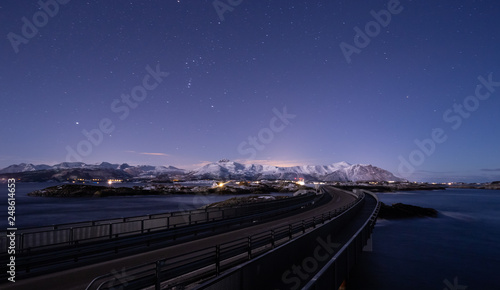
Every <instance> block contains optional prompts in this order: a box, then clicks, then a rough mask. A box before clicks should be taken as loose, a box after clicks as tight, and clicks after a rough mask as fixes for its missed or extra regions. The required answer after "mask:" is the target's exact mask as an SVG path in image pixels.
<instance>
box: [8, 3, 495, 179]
mask: <svg viewBox="0 0 500 290" xmlns="http://www.w3.org/2000/svg"><path fill="white" fill-rule="evenodd" d="M42 2H43V3H47V7H45V8H44V7H40V5H39V4H38V3H37V1H17V0H5V1H2V4H1V5H0V6H1V8H0V19H1V26H0V30H1V35H3V36H4V37H3V40H2V45H1V46H0V61H1V62H0V63H1V66H0V87H1V90H0V98H1V101H2V105H1V109H0V110H1V111H0V122H1V124H2V126H1V127H0V134H1V135H0V136H1V138H2V142H1V144H0V167H6V166H8V165H10V164H13V163H20V162H29V163H35V164H39V163H46V164H55V163H59V162H63V161H68V160H70V161H75V160H81V161H83V162H86V163H95V162H101V161H108V162H113V163H123V162H126V163H129V164H152V165H174V166H177V167H181V168H194V167H196V166H197V165H200V164H204V163H206V162H209V161H217V160H218V159H220V158H228V159H231V160H235V161H239V162H246V163H248V162H254V163H263V164H264V163H265V164H273V165H298V164H330V163H333V162H338V161H343V160H345V161H347V162H350V163H370V164H373V165H376V166H379V167H382V168H384V169H387V170H390V171H392V172H393V173H395V174H396V175H399V176H405V177H407V178H409V179H411V180H428V181H448V180H451V181H457V180H464V181H492V180H498V179H500V150H499V148H500V146H499V144H500V134H499V133H500V132H499V125H498V124H500V114H499V111H500V83H499V82H500V54H499V53H498V52H499V51H500V36H499V35H500V17H499V15H500V3H498V1H493V0H491V1H451V0H448V1H439V2H437V1H403V0H402V1H400V2H398V1H394V0H391V1H249V0H239V1H236V0H232V1H227V0H220V1H215V2H214V1H185V0H179V1H177V0H162V1H76V0H73V1H69V2H68V3H66V4H63V3H65V2H67V0H65V1H63V0H59V2H57V1H55V0H53V1H51V0H42ZM214 3H215V6H214ZM236 4H237V5H236ZM216 7H217V9H219V13H218V12H217V10H216ZM225 9H227V10H225ZM372 10H373V13H371V11H372ZM382 10H384V11H382ZM220 15H222V17H223V18H224V19H223V20H222V19H221V17H220ZM389 17H390V18H389ZM377 18H378V20H377ZM367 29H368V30H367ZM357 31H362V32H361V33H359V32H357ZM356 34H357V35H358V37H355V35H356ZM341 47H344V50H345V52H343V51H342V49H341ZM346 48H347V49H346ZM16 51H17V52H16ZM480 79H482V81H481V80H480ZM478 86H480V87H478ZM435 129H437V130H435ZM249 138H250V139H249Z"/></svg>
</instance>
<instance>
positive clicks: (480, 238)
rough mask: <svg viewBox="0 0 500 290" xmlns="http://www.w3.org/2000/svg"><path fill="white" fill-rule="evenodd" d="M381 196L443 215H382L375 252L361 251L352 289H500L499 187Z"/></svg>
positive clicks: (386, 194) (381, 196)
mask: <svg viewBox="0 0 500 290" xmlns="http://www.w3.org/2000/svg"><path fill="white" fill-rule="evenodd" d="M378 196H379V198H380V200H381V201H382V202H384V203H386V204H393V203H398V202H402V203H407V204H412V205H417V206H422V207H431V208H434V209H436V210H438V211H439V215H438V217H437V218H416V219H405V220H379V221H378V222H377V225H376V226H375V229H374V232H373V252H365V253H364V254H363V256H362V259H361V263H360V265H359V266H358V267H357V268H356V270H355V272H354V275H353V276H352V279H351V280H352V284H351V285H350V286H351V288H348V289H356V290H365V289H377V290H378V289H383V290H386V289H387V290H392V289H405V290H411V289H415V290H426V289H436V290H464V289H467V290H473V289H481V290H498V289H500V190H476V189H447V190H439V191H414V192H397V193H382V194H378ZM465 287H467V288H465Z"/></svg>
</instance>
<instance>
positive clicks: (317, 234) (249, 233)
mask: <svg viewBox="0 0 500 290" xmlns="http://www.w3.org/2000/svg"><path fill="white" fill-rule="evenodd" d="M320 190H321V192H322V193H323V194H321V195H305V196H299V197H293V198H288V199H285V200H282V201H274V202H265V203H262V204H260V205H248V206H245V207H241V208H236V209H235V208H232V209H229V208H222V209H221V208H219V209H206V210H197V211H192V212H187V213H171V214H166V215H165V216H160V217H151V216H147V217H134V218H127V219H121V220H114V221H113V222H107V223H106V222H102V221H98V222H90V223H87V224H80V225H77V226H75V225H73V226H68V225H60V226H57V227H53V228H51V229H50V228H49V229H47V228H46V229H42V230H40V229H38V230H37V229H29V230H27V231H26V232H24V233H22V234H24V235H25V237H24V240H23V243H21V244H20V245H19V246H18V247H19V253H20V254H19V264H18V265H19V266H18V267H19V268H18V269H17V281H18V282H16V283H9V284H3V285H1V287H2V288H3V289H33V287H34V286H35V285H36V286H35V287H36V288H39V289H89V290H90V289H301V288H302V289H332V288H334V289H338V287H339V286H340V285H341V284H342V282H343V281H345V280H346V279H347V278H348V273H349V271H350V269H351V268H352V267H353V265H354V264H355V263H356V262H357V261H358V259H359V257H360V254H361V251H362V248H363V246H364V245H365V244H366V242H367V241H368V240H369V238H370V236H371V231H372V228H373V226H374V223H375V219H376V216H377V214H378V208H379V202H378V199H377V198H376V196H375V195H373V194H371V193H369V192H366V191H357V192H348V191H343V190H339V189H336V188H333V187H322V188H320ZM179 216H182V218H180V217H179ZM156 219H162V221H161V222H160V221H156V222H151V221H150V220H156ZM151 225H154V226H151ZM80 228H85V230H82V229H80ZM61 231H63V233H64V234H60V233H61ZM70 233H71V234H70ZM27 236H36V237H37V238H26V237H27ZM35 241H38V242H35ZM291 253H292V254H291ZM2 255H3V254H2ZM16 259H17V257H16ZM256 277H258V279H256ZM4 281H6V278H4V279H3V280H2V283H3V282H4ZM325 287H326V288H325Z"/></svg>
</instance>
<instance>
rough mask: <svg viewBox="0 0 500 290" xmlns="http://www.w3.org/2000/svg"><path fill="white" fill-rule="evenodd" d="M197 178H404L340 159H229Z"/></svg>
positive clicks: (194, 174)
mask: <svg viewBox="0 0 500 290" xmlns="http://www.w3.org/2000/svg"><path fill="white" fill-rule="evenodd" d="M189 175H190V176H192V177H193V178H196V179H249V180H258V179H288V180H293V179H298V178H304V179H306V180H317V181H402V179H401V178H399V177H396V176H394V174H392V173H391V172H389V171H387V170H384V169H381V168H378V167H375V166H372V165H363V164H354V165H352V164H349V163H347V162H338V163H334V164H331V165H304V166H293V167H278V166H272V165H257V164H241V163H237V162H232V161H228V160H222V161H219V162H216V163H210V164H207V165H205V166H203V167H201V168H198V169H196V170H194V171H193V172H191V173H190V174H189Z"/></svg>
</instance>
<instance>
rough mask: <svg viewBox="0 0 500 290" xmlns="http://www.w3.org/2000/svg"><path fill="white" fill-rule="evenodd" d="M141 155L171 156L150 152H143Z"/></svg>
mask: <svg viewBox="0 0 500 290" xmlns="http://www.w3.org/2000/svg"><path fill="white" fill-rule="evenodd" d="M139 154H142V155H152V156H170V155H168V154H166V153H149V152H141V153H139Z"/></svg>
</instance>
